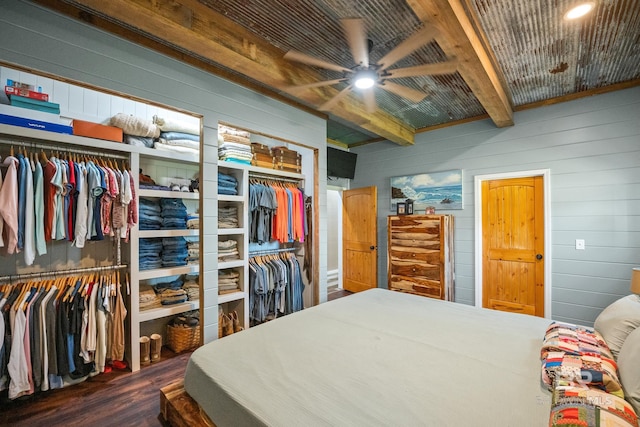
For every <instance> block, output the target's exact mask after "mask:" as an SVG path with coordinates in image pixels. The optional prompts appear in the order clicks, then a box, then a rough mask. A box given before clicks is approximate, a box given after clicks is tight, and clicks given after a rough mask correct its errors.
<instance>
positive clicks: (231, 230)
mask: <svg viewBox="0 0 640 427" xmlns="http://www.w3.org/2000/svg"><path fill="white" fill-rule="evenodd" d="M233 234H244V228H218V235H220V236H223V235H233Z"/></svg>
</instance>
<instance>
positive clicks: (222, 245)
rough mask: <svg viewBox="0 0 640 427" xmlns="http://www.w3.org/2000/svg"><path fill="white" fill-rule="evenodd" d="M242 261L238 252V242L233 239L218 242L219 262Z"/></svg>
mask: <svg viewBox="0 0 640 427" xmlns="http://www.w3.org/2000/svg"><path fill="white" fill-rule="evenodd" d="M237 259H240V253H239V252H238V242H236V241H235V240H233V239H229V240H221V241H219V242H218V261H221V262H226V261H234V260H237Z"/></svg>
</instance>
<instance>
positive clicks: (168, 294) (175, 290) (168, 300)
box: [155, 277, 187, 305]
mask: <svg viewBox="0 0 640 427" xmlns="http://www.w3.org/2000/svg"><path fill="white" fill-rule="evenodd" d="M183 284H184V280H182V278H181V277H179V278H177V279H175V280H172V281H170V282H163V283H158V284H157V285H156V286H155V288H156V293H157V294H158V297H159V298H160V303H161V304H162V305H173V304H180V303H183V302H185V301H186V300H187V291H185V290H184V289H182V285H183Z"/></svg>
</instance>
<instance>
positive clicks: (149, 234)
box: [138, 229, 200, 239]
mask: <svg viewBox="0 0 640 427" xmlns="http://www.w3.org/2000/svg"><path fill="white" fill-rule="evenodd" d="M199 235H200V230H198V229H189V230H140V231H138V237H139V238H141V239H152V238H156V237H180V236H199Z"/></svg>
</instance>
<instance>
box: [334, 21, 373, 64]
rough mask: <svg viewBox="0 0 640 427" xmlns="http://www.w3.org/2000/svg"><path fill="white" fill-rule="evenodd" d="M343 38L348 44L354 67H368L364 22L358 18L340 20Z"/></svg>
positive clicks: (367, 47) (367, 48)
mask: <svg viewBox="0 0 640 427" xmlns="http://www.w3.org/2000/svg"><path fill="white" fill-rule="evenodd" d="M340 23H341V24H342V30H343V31H344V36H345V38H346V39H347V43H349V48H350V49H351V55H352V56H353V61H354V62H355V63H356V65H362V66H363V67H368V66H369V46H368V43H367V33H366V31H365V29H364V21H363V20H362V19H360V18H349V19H341V20H340Z"/></svg>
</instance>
